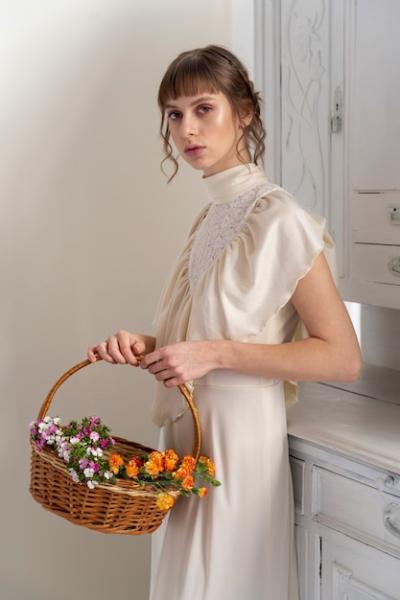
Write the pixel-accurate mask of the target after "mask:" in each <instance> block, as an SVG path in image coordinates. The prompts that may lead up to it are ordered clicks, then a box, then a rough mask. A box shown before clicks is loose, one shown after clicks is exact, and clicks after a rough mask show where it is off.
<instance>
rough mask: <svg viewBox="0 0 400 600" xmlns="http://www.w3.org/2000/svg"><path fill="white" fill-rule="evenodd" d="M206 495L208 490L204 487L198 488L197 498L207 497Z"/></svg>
mask: <svg viewBox="0 0 400 600" xmlns="http://www.w3.org/2000/svg"><path fill="white" fill-rule="evenodd" d="M207 493H208V489H207V488H206V487H201V488H199V496H200V497H203V496H207Z"/></svg>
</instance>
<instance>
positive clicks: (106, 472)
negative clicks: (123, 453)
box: [104, 471, 113, 479]
mask: <svg viewBox="0 0 400 600" xmlns="http://www.w3.org/2000/svg"><path fill="white" fill-rule="evenodd" d="M112 476H113V473H112V472H111V471H104V477H105V478H106V479H111V477H112Z"/></svg>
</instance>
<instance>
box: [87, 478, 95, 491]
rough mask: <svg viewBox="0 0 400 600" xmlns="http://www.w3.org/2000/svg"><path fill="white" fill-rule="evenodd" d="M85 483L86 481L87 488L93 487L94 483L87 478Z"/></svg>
mask: <svg viewBox="0 0 400 600" xmlns="http://www.w3.org/2000/svg"><path fill="white" fill-rule="evenodd" d="M86 483H87V486H88V488H90V489H91V490H93V489H94V483H93V481H92V480H91V479H88V480H87V482H86Z"/></svg>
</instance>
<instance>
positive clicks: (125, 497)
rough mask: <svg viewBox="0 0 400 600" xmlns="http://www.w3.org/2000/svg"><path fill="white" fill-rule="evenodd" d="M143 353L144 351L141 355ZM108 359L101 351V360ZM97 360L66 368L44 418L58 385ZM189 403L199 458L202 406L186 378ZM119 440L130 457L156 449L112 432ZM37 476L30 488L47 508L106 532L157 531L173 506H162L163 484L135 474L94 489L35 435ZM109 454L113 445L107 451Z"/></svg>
mask: <svg viewBox="0 0 400 600" xmlns="http://www.w3.org/2000/svg"><path fill="white" fill-rule="evenodd" d="M141 359H142V356H139V357H138V360H139V362H140V360H141ZM100 360H102V359H101V358H100V357H99V358H98V359H97V361H96V362H99V361H100ZM89 364H92V363H91V362H90V361H89V360H88V359H87V360H84V361H82V362H80V363H78V364H77V365H75V366H74V367H72V368H71V369H69V370H68V371H66V372H65V373H64V374H63V375H62V376H61V377H60V378H59V379H58V381H57V382H56V383H55V384H54V386H53V387H52V389H51V390H50V392H49V393H48V395H47V397H46V399H45V401H44V402H43V405H42V407H41V409H40V411H39V414H38V417H37V418H38V419H44V417H45V416H46V414H47V411H48V409H49V407H50V403H51V401H52V399H53V396H54V394H55V393H56V391H57V390H58V388H59V387H60V386H61V385H62V384H63V383H64V382H65V381H66V380H67V379H68V378H69V377H71V375H73V374H74V373H76V371H79V370H80V369H82V368H83V367H86V366H87V365H89ZM177 387H178V388H179V390H180V392H181V393H182V394H183V396H184V397H185V398H186V401H187V403H188V404H189V407H190V410H191V413H192V416H193V421H194V448H193V452H192V455H193V456H194V458H195V460H196V462H197V459H198V458H199V454H200V445H201V431H200V421H199V415H198V410H197V407H196V405H195V403H194V401H193V397H192V394H191V392H190V391H189V389H188V387H187V386H186V385H185V384H182V385H178V386H177ZM112 437H113V438H114V440H115V442H116V443H115V446H114V447H113V448H112V450H113V451H114V452H118V453H119V454H121V455H122V456H123V458H124V459H128V458H131V457H132V456H134V455H138V454H141V452H143V451H144V452H152V451H153V450H154V448H150V447H147V446H143V445H142V444H139V443H135V442H130V441H128V440H126V439H124V438H121V437H117V436H115V435H112ZM31 448H32V454H31V480H30V487H29V492H30V493H31V495H32V497H33V498H34V499H35V500H36V501H37V502H39V504H41V505H42V506H43V508H45V509H46V510H49V511H50V512H52V513H55V514H56V515H59V516H60V517H63V518H65V519H67V520H68V521H70V522H71V523H74V524H76V525H82V526H84V527H88V528H89V529H95V530H96V531H99V532H101V533H119V534H126V535H140V534H142V533H152V532H153V531H155V530H156V529H157V528H158V527H159V526H160V525H161V523H162V521H163V519H164V517H165V516H166V514H167V513H168V512H169V511H168V510H161V509H160V508H158V507H157V504H156V497H157V493H158V491H159V490H157V488H155V487H154V486H152V485H151V484H144V485H142V484H140V483H138V482H137V481H134V480H125V479H118V480H117V482H118V483H115V484H102V483H99V484H98V485H97V486H96V487H95V488H94V489H90V488H88V487H87V485H85V483H82V482H75V481H73V479H72V478H71V475H70V473H69V472H68V469H67V466H66V464H65V462H64V461H63V459H62V458H61V457H59V456H58V455H57V454H56V453H55V452H54V450H52V449H50V448H48V447H44V448H43V449H42V450H39V449H38V448H37V447H36V444H35V442H34V440H31ZM104 456H105V457H107V450H105V451H104ZM167 491H168V493H170V494H171V495H172V496H174V498H175V499H176V501H178V499H179V497H180V493H179V490H177V489H176V488H171V489H167Z"/></svg>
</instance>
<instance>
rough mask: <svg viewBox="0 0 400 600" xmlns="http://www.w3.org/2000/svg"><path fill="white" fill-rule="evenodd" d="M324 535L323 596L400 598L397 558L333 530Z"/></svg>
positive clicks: (329, 599)
mask: <svg viewBox="0 0 400 600" xmlns="http://www.w3.org/2000/svg"><path fill="white" fill-rule="evenodd" d="M325 532H326V533H325ZM322 535H323V538H322V547H321V552H322V561H321V600H344V599H346V600H400V561H399V560H398V559H396V558H394V557H392V556H390V555H389V554H385V553H384V552H380V551H379V550H375V549H374V548H372V547H371V546H368V545H367V544H362V543H360V542H357V541H355V540H353V539H351V538H349V537H347V536H345V535H342V534H340V533H336V532H334V531H329V530H325V531H324V533H323V534H322Z"/></svg>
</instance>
